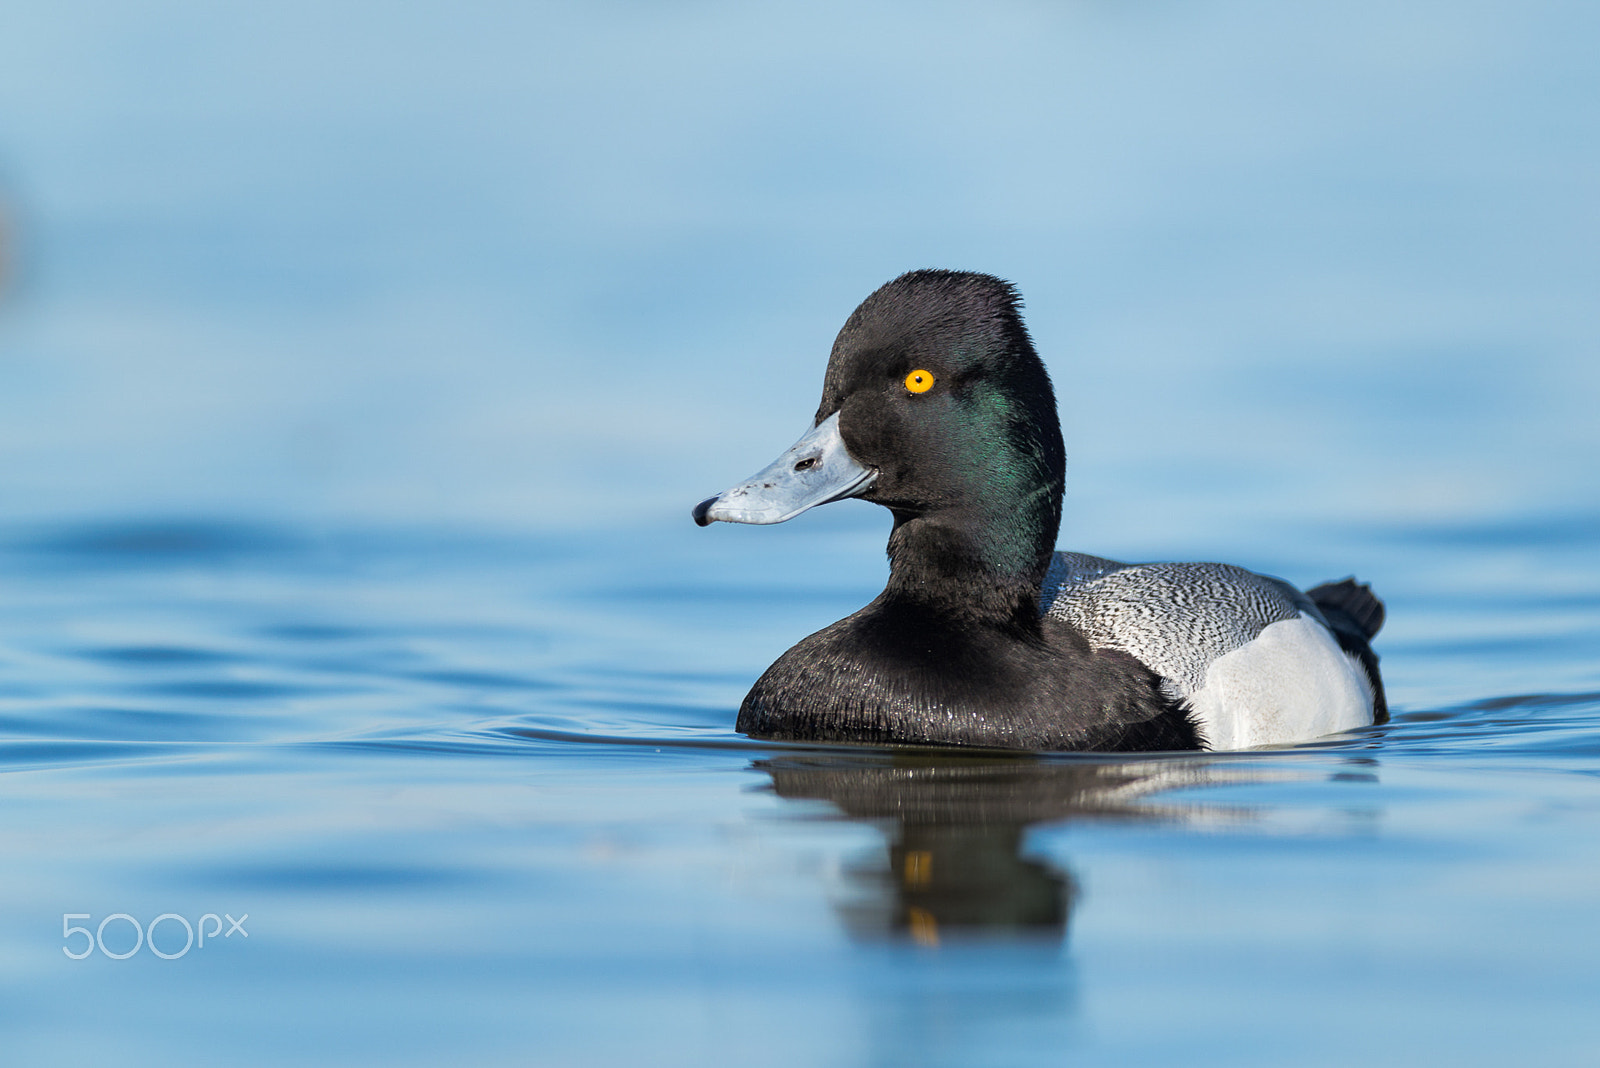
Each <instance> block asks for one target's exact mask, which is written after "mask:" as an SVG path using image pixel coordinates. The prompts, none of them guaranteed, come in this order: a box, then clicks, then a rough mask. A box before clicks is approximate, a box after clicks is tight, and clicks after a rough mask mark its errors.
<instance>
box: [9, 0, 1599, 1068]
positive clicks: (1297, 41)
mask: <svg viewBox="0 0 1600 1068" xmlns="http://www.w3.org/2000/svg"><path fill="white" fill-rule="evenodd" d="M0 19H3V24H0V217H3V218H4V219H5V220H6V225H5V226H4V227H3V228H0V235H3V236H0V240H3V241H4V242H5V244H4V246H3V247H4V250H5V255H4V257H3V258H0V262H3V263H5V264H7V265H8V267H7V272H6V273H5V274H4V276H3V277H4V280H5V281H4V285H5V286H7V287H8V288H0V515H3V519H0V811H3V812H4V813H6V816H5V818H4V819H3V820H0V855H3V856H4V857H5V863H4V866H3V875H0V1049H3V1050H4V1055H3V1059H4V1060H5V1062H6V1063H7V1064H26V1065H56V1064H79V1063H85V1062H90V1061H103V1062H106V1063H116V1064H127V1065H155V1064H173V1063H178V1064H184V1063H194V1064H216V1063H228V1064H240V1065H253V1064H279V1063H286V1062H288V1063H327V1064H341V1065H351V1064H355V1065H360V1064H384V1065H402V1064H417V1065H428V1064H438V1063H442V1062H446V1061H448V1062H451V1063H468V1064H482V1065H495V1064H518V1065H521V1064H529V1063H533V1064H585V1065H588V1064H620V1063H650V1064H663V1065H673V1064H701V1063H725V1062H733V1061H738V1060H752V1059H759V1060H761V1061H763V1062H766V1063H775V1064H844V1065H880V1064H900V1063H919V1064H949V1065H963V1066H965V1065H983V1064H995V1065H1010V1064H1016V1063H1032V1062H1036V1061H1045V1060H1047V1059H1048V1060H1050V1061H1071V1062H1073V1063H1081V1064H1108V1065H1109V1064H1117V1065H1121V1064H1140V1063H1144V1064H1172V1063H1184V1064H1216V1065H1230V1066H1231V1065H1249V1064H1260V1065H1276V1064H1283V1063H1297V1064H1299V1063H1304V1064H1311V1065H1320V1064H1326V1065H1344V1064H1349V1063H1353V1062H1358V1061H1359V1062H1366V1063H1376V1064H1400V1063H1436V1062H1445V1061H1449V1062H1453V1063H1460V1064H1486V1065H1487V1064H1496V1065H1498V1064H1503V1063H1507V1062H1510V1061H1516V1062H1519V1063H1521V1062H1526V1063H1537V1064H1541V1065H1545V1064H1549V1065H1566V1064H1571V1065H1588V1064H1592V1063H1594V1062H1595V1060H1596V1058H1597V1057H1600V1018H1597V1017H1596V1016H1595V1013H1594V1012H1593V1006H1594V1005H1595V1004H1596V1003H1597V1001H1600V967H1597V966H1596V964H1595V961H1596V960H1600V921H1597V920H1596V918H1595V912H1596V910H1595V907H1594V906H1595V902H1596V900H1600V657H1597V656H1596V651H1597V650H1600V481H1597V471H1600V465H1596V464H1595V462H1594V458H1595V456H1596V455H1600V421H1597V420H1595V419H1594V418H1593V412H1594V410H1595V404H1596V401H1597V400H1600V379H1597V372H1596V367H1600V362H1597V361H1596V360H1595V359H1594V354H1595V352H1597V351H1600V316H1597V314H1596V307H1597V306H1596V304H1595V301H1594V294H1595V292H1597V291H1600V261H1597V259H1596V255H1595V251H1594V250H1595V249H1596V248H1600V233H1597V232H1596V227H1597V225H1600V217H1597V216H1595V214H1594V212H1593V210H1592V204H1591V201H1592V190H1593V189H1594V188H1597V187H1600V185H1597V183H1600V149H1597V147H1596V146H1600V130H1596V128H1595V127H1596V119H1597V117H1600V113H1597V112H1596V110H1595V109H1594V107H1593V104H1592V101H1593V100H1594V99H1596V98H1597V96H1596V94H1597V92H1600V86H1597V85H1596V84H1595V83H1596V81H1597V78H1600V74H1597V68H1596V67H1595V65H1594V64H1593V62H1592V56H1593V54H1594V44H1595V41H1596V39H1597V37H1600V24H1597V20H1596V16H1595V14H1594V13H1593V11H1592V10H1591V8H1590V7H1589V6H1587V5H1579V4H1572V5H1563V4H1554V3H1552V4H1542V5H1526V4H1515V5H1513V4H1504V5H1497V4H1480V5H1473V6H1471V7H1463V6H1461V5H1440V6H1437V7H1434V6H1430V5H1426V4H1421V5H1408V6H1407V9H1406V10H1405V11H1404V12H1397V11H1394V10H1391V9H1390V7H1389V6H1388V5H1376V4H1374V5H1367V6H1362V5H1359V4H1358V5H1353V6H1352V5H1348V4H1341V5H1314V4H1313V5H1297V6H1295V7H1294V8H1293V9H1292V10H1291V9H1288V8H1281V7H1278V6H1271V7H1265V6H1255V5H1249V4H1225V3H1217V4H1204V5H1190V6H1183V7H1175V6H1171V5H1144V6H1139V7H1129V6H1127V5H1101V4H1092V3H1087V4H1078V5H1070V6H1069V5H1048V6H1046V5H1039V6H1035V5H1028V4H1020V3H1019V4H1003V5H990V6H987V7H984V8H982V9H979V8H970V9H969V8H963V7H960V6H958V5H945V6H937V5H936V6H934V7H928V6H925V5H919V6H915V7H912V6H906V5H900V4H895V3H880V4H868V5H865V6H861V5H850V6H848V7H846V6H840V7H838V8H828V7H826V6H816V5H813V6H811V7H808V8H806V9H805V10H804V11H800V10H799V9H797V10H796V11H792V12H765V13H757V12H754V11H747V10H745V9H743V8H741V7H739V6H737V5H730V6H723V5H715V4H710V5H684V6H681V7H674V8H670V9H666V8H662V9H648V10H647V9H644V8H636V7H632V6H628V5H582V6H572V7H563V6H560V5H548V6H544V7H538V8H526V9H525V8H522V7H518V8H516V9H514V10H509V9H501V8H499V7H497V6H495V5H492V4H481V5H449V6H444V5H439V6H436V7H435V6H429V5H426V4H424V5H413V6H412V7H409V8H408V9H407V13H406V14H405V15H404V16H402V15H400V14H399V13H397V12H394V11H391V10H390V9H389V8H388V6H382V7H377V6H368V5H363V4H360V3H347V4H339V5H326V4H318V5H306V6H304V7H303V8H296V7H294V6H293V5H289V6H282V5H280V6H278V7H275V8H273V9H271V10H261V11H245V10H242V9H241V10H239V11H227V10H223V9H217V8H215V7H213V6H211V5H198V6H189V5H185V4H182V3H170V4H163V3H149V4H145V5H140V6H136V7H127V6H125V5H115V6H107V5H101V4H99V3H95V2H92V0H84V2H82V3H79V4H76V5H51V6H50V7H49V8H40V9H38V11H36V12H22V11H16V12H7V13H6V14H5V15H4V16H0ZM930 72H933V73H930ZM935 74H936V75H937V76H934V75H935ZM979 146H981V151H980V150H978V147H979ZM934 264H938V265H946V266H956V267H974V268H979V269H987V270H993V271H996V272H999V273H1002V274H1005V275H1007V276H1009V277H1012V278H1014V279H1016V280H1017V281H1018V282H1019V283H1020V284H1021V286H1022V288H1023V292H1024V294H1025V296H1026V297H1027V299H1028V311H1027V315H1028V321H1029V325H1030V327H1031V329H1032V331H1033V333H1034V336H1035V339H1036V340H1037V342H1038V344H1039V347H1040V349H1041V351H1042V352H1043V353H1044V355H1045V357H1046V359H1047V362H1048V363H1049V364H1050V367H1051V370H1052V373H1053V375H1054V377H1055V380H1056V383H1057V387H1058V392H1059V393H1060V395H1061V406H1062V412H1063V423H1064V425H1065V428H1066V433H1067V445H1068V451H1069V455H1070V465H1069V472H1068V502H1067V509H1066V520H1065V524H1064V530H1063V534H1062V545H1063V547H1070V548H1074V549H1078V550H1082V551H1088V552H1093V553H1099V554H1103V555H1109V556H1113V557H1120V558H1128V559H1161V558H1187V559H1223V560H1228V561H1231V562H1235V563H1239V564H1242V565H1245V566H1248V567H1252V568H1255V569H1257V570H1262V571H1266V572H1269V573H1273V574H1279V575H1282V576H1283V577H1285V578H1288V579H1290V580H1292V581H1294V582H1296V583H1298V584H1300V585H1302V586H1305V585H1310V584H1313V583H1315V582H1318V581H1322V580H1326V579H1333V578H1338V577H1342V576H1343V575H1345V574H1349V573H1355V574H1357V575H1359V576H1360V577H1361V578H1362V579H1364V580H1367V581H1370V582H1371V583H1372V584H1373V586H1374V588H1375V589H1376V590H1377V592H1378V593H1379V594H1380V595H1381V596H1382V597H1383V598H1384V599H1385V601H1386V602H1387V604H1388V608H1389V620H1388V623H1387V625H1386V627H1385V629H1384V631H1383V633H1382V634H1381V635H1380V637H1379V639H1378V642H1377V649H1378V652H1379V653H1380V654H1381V656H1382V657H1383V669H1384V672H1385V679H1386V682H1387V685H1388V692H1389V697H1390V702H1391V706H1392V707H1393V708H1394V710H1395V715H1394V719H1393V722H1392V723H1390V724H1389V725H1387V726H1384V727H1381V728H1373V729H1370V730H1365V731H1359V732H1355V733H1353V734H1350V735H1346V736H1341V737H1338V738H1334V739H1326V740H1322V741H1319V742H1315V743H1311V744H1307V745H1303V746H1299V747H1295V748H1292V749H1284V750H1276V751H1264V752H1254V753H1240V754H1214V755H1213V754H1198V755H1184V756H1154V757H1150V756H1147V757H1140V758H1138V759H1128V760H1117V759H1110V758H1103V757H1096V758H1093V759H1088V758H1079V757H1073V756H1070V755H1055V756H1049V757H1025V756H1023V757H1015V758H1008V759H994V758H974V757H966V758H960V757H957V756H953V755H948V754H946V755H937V754H929V753H926V752H921V753H918V752H897V751H880V750H862V749H850V748H825V747H803V746H802V747H792V746H772V745H764V744H759V743H754V742H751V741H749V740H748V739H744V738H742V737H740V736H739V735H736V734H734V733H733V732H732V729H731V725H732V721H733V717H734V713H735V710H736V708H737V706H738V702H739V700H740V698H741V697H742V696H743V694H744V692H745V690H746V689H747V688H748V686H749V685H750V683H751V682H752V681H753V679H754V678H755V677H756V675H757V674H758V673H759V672H760V671H761V670H762V669H763V668H764V667H765V666H766V665H767V664H768V663H770V662H771V661H772V660H773V659H774V658H775V657H776V656H777V655H778V654H779V653H781V652H782V651H783V650H784V649H786V648H787V647H788V646H789V645H791V644H793V643H794V642H795V641H796V640H798V639H799V638H800V637H801V636H803V635H805V634H807V633H809V632H811V631H813V630H815V629H817V628H819V627H821V626H824V625H826V624H827V623H829V622H832V621H833V620H835V619H837V618H839V617H841V616H843V615H845V614H846V613H848V612H850V611H852V610H854V609H855V608H857V607H859V606H860V605H861V604H862V603H864V602H865V601H866V600H867V599H869V598H870V597H872V596H873V595H874V594H875V593H876V591H877V589H878V588H880V586H881V584H882V581H883V578H884V575H885V571H886V568H885V565H884V561H883V557H882V546H883V540H884V537H885V535H886V532H887V519H886V516H884V515H883V514H881V512H880V511H879V510H876V509H873V508H871V507H870V506H867V505H864V504H861V503H859V502H845V503H842V504H838V505H830V506H828V507H826V508H824V509H819V510H817V511H815V512H813V513H810V514H808V515H807V516H805V517H803V518H802V519H801V520H799V521H797V522H795V523H792V524H788V525H785V526H781V527H776V528H771V529H750V528H732V527H725V526H722V525H718V526H714V527H712V528H710V529H707V530H697V529H695V528H694V527H693V526H692V524H691V523H690V521H689V517H688V509H689V507H690V506H691V505H692V504H693V503H694V502H695V501H697V500H699V499H700V498H702V497H703V496H706V495H707V494H709V493H711V492H713V491H715V490H717V489H720V488H722V487H723V486H726V485H728V484H730V483H731V482H733V481H735V480H737V479H739V478H742V477H744V476H746V475H748V474H749V473H751V472H752V471H754V470H756V469H757V468H759V467H760V466H762V465H763V464H765V463H766V462H767V461H768V460H769V459H771V457H772V456H774V455H776V453H777V452H778V451H779V450H781V449H782V448H783V447H785V446H786V445H788V444H789V443H790V442H791V441H792V440H793V439H794V438H795V437H796V436H798V434H799V432H800V431H801V430H802V429H803V428H804V426H805V424H806V421H807V420H808V419H809V417H810V415H811V413H812V411H813V409H814V405H815V402H816V394H817V390H818V388H819V385H820V378H821V371H822V366H823V360H824V357H825V353H826V350H827V346H828V344H829V343H830V341H831V339H832V335H833V332H834V331H835V330H836V329H837V327H838V325H839V324H840V323H841V322H842V321H843V318H844V316H845V315H846V314H847V313H848V311H849V310H850V309H851V308H852V307H853V306H854V304H855V302H856V301H858V300H859V299H860V298H861V297H862V296H864V295H865V294H866V292H868V291H869V290H870V289H871V288H872V287H874V286H875V285H877V284H879V283H881V282H882V281H884V280H886V279H887V278H889V277H891V276H892V275H894V274H896V273H898V272H899V271H901V270H905V269H907V268H910V267H915V266H923V265H934ZM206 917H211V918H209V919H207V918H206ZM158 919H159V922H153V921H157V920H158ZM102 924H103V925H104V926H102ZM135 925H137V929H138V930H137V935H136V934H135ZM186 925H187V926H186ZM71 927H79V928H84V929H85V930H87V931H88V932H89V934H85V933H83V931H75V932H72V933H70V934H69V933H66V931H67V928H71ZM190 931H193V932H194V933H195V934H194V940H193V941H189V940H188V933H189V932H190ZM202 933H203V934H204V936H205V943H204V945H203V946H202V945H199V944H198V943H199V936H200V935H201V934H202ZM91 937H95V941H94V942H93V943H92V944H94V945H95V946H96V947H97V948H96V949H95V950H94V951H93V952H92V953H89V954H88V955H86V956H84V957H83V959H74V955H75V954H80V953H81V952H82V950H83V949H84V948H85V947H86V946H88V945H90V944H91V942H90V939H91ZM136 939H137V941H136ZM186 945H187V948H185V947H186ZM64 950H66V951H67V952H64ZM153 950H159V951H160V954H166V955H167V956H169V957H171V958H172V959H164V958H163V956H161V955H158V954H157V953H156V952H153ZM124 954H127V955H126V956H125V957H123V959H116V958H117V957H118V956H121V955H124Z"/></svg>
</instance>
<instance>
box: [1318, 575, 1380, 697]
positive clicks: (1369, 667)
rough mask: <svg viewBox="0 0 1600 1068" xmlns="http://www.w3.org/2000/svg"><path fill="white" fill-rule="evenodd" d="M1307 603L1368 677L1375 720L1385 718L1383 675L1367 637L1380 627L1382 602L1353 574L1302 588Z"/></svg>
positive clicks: (1373, 634) (1372, 636)
mask: <svg viewBox="0 0 1600 1068" xmlns="http://www.w3.org/2000/svg"><path fill="white" fill-rule="evenodd" d="M1306 596H1307V597H1309V598H1311V603H1312V604H1314V605H1316V606H1317V608H1318V610H1319V611H1321V612H1322V616H1323V618H1324V619H1326V620H1327V621H1328V627H1329V629H1331V630H1332V631H1333V636H1334V637H1335V638H1337V639H1338V640H1339V648H1341V649H1343V650H1344V651H1345V652H1347V653H1349V654H1350V655H1351V656H1354V657H1355V658H1356V659H1358V660H1360V661H1361V666H1362V667H1363V668H1365V669H1366V672H1367V678H1368V679H1370V680H1371V681H1372V710H1373V714H1374V719H1375V720H1376V721H1377V722H1379V723H1387V722H1388V721H1389V703H1388V702H1387V701H1386V700H1384V696H1383V679H1382V678H1380V677H1379V676H1378V654H1377V653H1374V652H1373V651H1372V646H1371V644H1370V643H1371V641H1372V639H1373V638H1374V637H1376V636H1377V633H1378V631H1379V630H1381V629H1383V602H1382V601H1380V600H1378V598H1377V595H1375V594H1374V593H1373V592H1372V587H1370V586H1368V585H1367V584H1366V583H1363V582H1357V581H1356V580H1355V579H1354V578H1347V579H1342V580H1340V581H1339V582H1324V583H1323V584H1322V585H1320V586H1315V587H1312V588H1311V589H1309V590H1307V591H1306Z"/></svg>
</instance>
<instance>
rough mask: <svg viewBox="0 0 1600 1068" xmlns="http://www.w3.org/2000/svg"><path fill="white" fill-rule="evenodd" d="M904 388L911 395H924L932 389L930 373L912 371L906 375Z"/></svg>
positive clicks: (931, 373) (931, 374)
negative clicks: (911, 393)
mask: <svg viewBox="0 0 1600 1068" xmlns="http://www.w3.org/2000/svg"><path fill="white" fill-rule="evenodd" d="M906 388H907V389H909V390H910V391H911V392H913V393H926V392H928V390H930V389H932V388H933V372H932V371H912V372H911V373H910V374H908V375H906Z"/></svg>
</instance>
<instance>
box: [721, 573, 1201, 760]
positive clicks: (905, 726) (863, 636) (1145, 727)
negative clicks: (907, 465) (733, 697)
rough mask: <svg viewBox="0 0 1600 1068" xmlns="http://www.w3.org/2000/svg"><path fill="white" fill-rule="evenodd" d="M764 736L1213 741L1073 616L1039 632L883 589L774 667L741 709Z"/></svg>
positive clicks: (1032, 745)
mask: <svg viewBox="0 0 1600 1068" xmlns="http://www.w3.org/2000/svg"><path fill="white" fill-rule="evenodd" d="M738 729H739V730H740V731H741V732H743V733H745V734H749V735H751V736H752V737H759V738H774V739H789V740H806V741H830V742H832V741H838V742H846V741H847V742H865V743H879V744H882V743H915V744H935V745H955V746H983V747H993V748H1001V749H1055V750H1066V749H1070V750H1101V751H1109V750H1118V751H1128V750H1170V749H1197V748H1200V739H1199V735H1198V733H1197V732H1196V730H1195V727H1194V725H1193V724H1192V723H1191V722H1190V721H1189V720H1188V718H1187V716H1186V715H1185V714H1184V712H1183V710H1182V709H1181V708H1179V707H1177V706H1176V705H1175V704H1174V703H1173V702H1172V701H1171V700H1169V699H1168V698H1167V697H1166V696H1164V695H1163V694H1162V692H1161V688H1160V680H1159V679H1158V678H1157V677H1156V676H1155V675H1154V674H1153V673H1152V672H1151V671H1150V670H1149V669H1148V668H1146V667H1145V666H1144V665H1143V664H1140V663H1139V662H1138V661H1137V660H1135V659H1133V658H1132V657H1131V656H1128V655H1126V654H1123V653H1118V652H1114V651H1110V650H1099V651H1096V650H1091V649H1090V648H1089V646H1088V643H1087V642H1085V641H1084V639H1083V637H1082V636H1081V635H1079V634H1078V633H1077V632H1076V631H1074V630H1073V629H1072V628H1071V627H1069V626H1067V625H1066V624H1064V623H1060V622H1058V621H1055V620H1043V621H1042V625H1041V626H1040V627H1039V628H1038V629H1036V630H1034V631H1033V632H1032V633H1027V632H1024V633H1017V632H1015V630H1014V629H1013V628H1010V627H1008V626H1006V625H1004V624H996V623H993V622H991V621H985V620H973V619H960V618H949V617H945V616H940V615H938V614H929V613H924V612H918V611H916V610H915V609H912V608H907V607H906V606H903V605H897V604H895V603H893V602H886V601H885V599H883V598H880V599H879V600H878V601H875V602H873V604H871V605H868V606H867V607H866V608H864V609H862V610H861V611H860V612H857V613H856V614H855V615H853V616H851V617H849V618H848V619H844V620H841V621H839V622H838V623H835V624H834V625H833V626H831V627H828V628H827V629H825V630H822V631H819V632H818V633H816V634H813V635H812V636H811V637H809V638H807V639H806V640H805V641H803V642H801V643H800V644H799V645H796V646H795V647H794V648H793V649H790V650H789V651H788V652H787V653H785V654H784V655H783V656H782V657H781V658H779V660H778V662H777V663H775V664H773V665H772V667H770V668H769V669H767V672H766V673H765V674H764V675H762V676H761V678H760V679H759V680H758V681H757V682H756V684H755V686H754V687H752V688H751V690H750V693H749V694H748V695H747V696H746V697H745V699H744V704H743V705H742V706H741V707H740V709H739V722H738Z"/></svg>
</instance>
